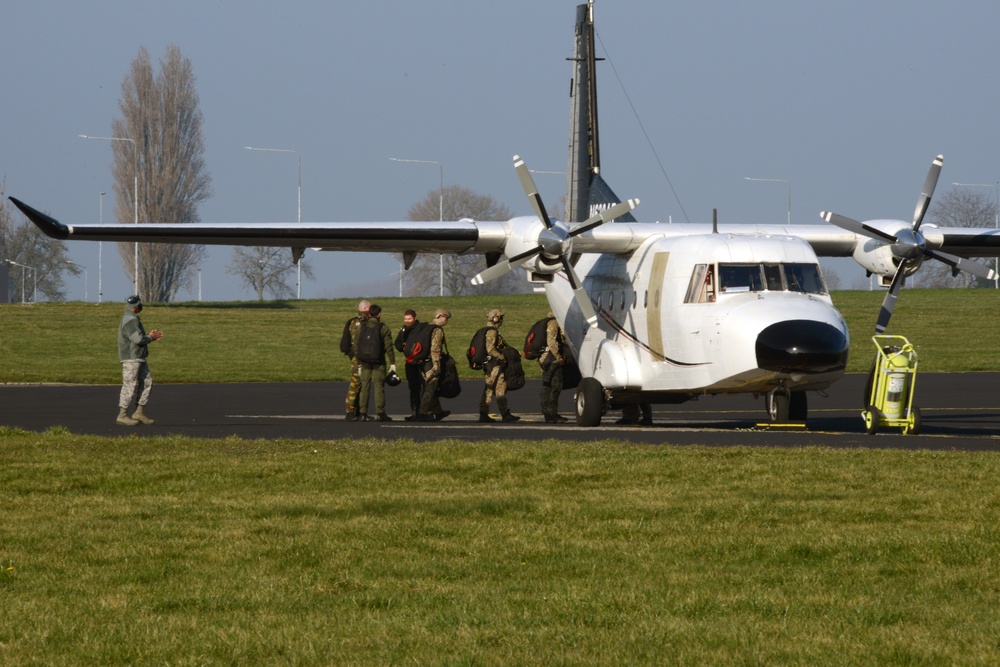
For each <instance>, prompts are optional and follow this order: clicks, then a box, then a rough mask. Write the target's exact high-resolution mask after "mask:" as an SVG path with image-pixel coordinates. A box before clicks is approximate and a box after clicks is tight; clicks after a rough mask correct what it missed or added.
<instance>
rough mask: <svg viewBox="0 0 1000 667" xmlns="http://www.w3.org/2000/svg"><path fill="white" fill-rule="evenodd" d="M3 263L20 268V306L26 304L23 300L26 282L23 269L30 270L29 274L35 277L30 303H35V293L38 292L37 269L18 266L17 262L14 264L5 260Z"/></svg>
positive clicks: (22, 265) (9, 260)
mask: <svg viewBox="0 0 1000 667" xmlns="http://www.w3.org/2000/svg"><path fill="white" fill-rule="evenodd" d="M4 261H5V262H7V263H8V264H10V265H11V266H19V267H21V304H22V305H23V304H24V303H26V302H25V300H24V283H25V282H27V279H26V278H25V275H24V271H25V269H31V274H32V275H33V276H34V277H35V283H34V288H33V289H32V290H31V303H34V302H35V292H37V291H38V269H36V268H35V267H33V266H27V265H25V264H18V263H17V262H15V261H14V260H12V259H5V260H4Z"/></svg>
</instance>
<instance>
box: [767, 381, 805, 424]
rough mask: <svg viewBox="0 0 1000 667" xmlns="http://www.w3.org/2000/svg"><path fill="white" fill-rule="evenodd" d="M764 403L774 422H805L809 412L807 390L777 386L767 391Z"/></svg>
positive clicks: (768, 414)
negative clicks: (792, 389) (791, 389)
mask: <svg viewBox="0 0 1000 667" xmlns="http://www.w3.org/2000/svg"><path fill="white" fill-rule="evenodd" d="M764 404H765V406H766V408H767V416H768V417H769V418H770V419H771V423H773V424H785V423H787V422H804V421H805V420H806V416H807V414H808V412H809V408H808V400H807V399H806V392H804V391H789V390H787V389H785V388H784V387H775V388H774V389H772V390H771V391H769V392H767V396H766V397H765V398H764Z"/></svg>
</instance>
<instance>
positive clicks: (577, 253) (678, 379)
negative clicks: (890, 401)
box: [10, 0, 1000, 426]
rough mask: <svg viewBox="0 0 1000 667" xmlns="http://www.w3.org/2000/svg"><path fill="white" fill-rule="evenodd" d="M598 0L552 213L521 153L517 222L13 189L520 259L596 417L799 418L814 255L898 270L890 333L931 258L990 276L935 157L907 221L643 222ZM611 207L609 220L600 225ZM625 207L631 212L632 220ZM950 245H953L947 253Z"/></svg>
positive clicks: (809, 344)
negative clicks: (303, 215) (621, 194)
mask: <svg viewBox="0 0 1000 667" xmlns="http://www.w3.org/2000/svg"><path fill="white" fill-rule="evenodd" d="M595 60H596V58H595V56H594V42H593V0H590V2H588V4H586V5H580V6H579V7H578V8H577V30H576V57H575V58H574V59H573V61H574V68H575V71H574V85H573V88H572V90H573V96H574V100H573V120H572V122H571V133H570V144H571V151H570V165H569V167H570V168H569V185H570V187H569V193H568V198H567V210H568V211H569V217H574V218H575V219H577V220H579V219H580V218H583V217H586V213H587V212H589V213H591V214H592V215H590V217H589V218H587V219H586V220H584V221H583V222H581V223H578V224H573V223H568V222H564V221H560V220H553V219H550V217H549V216H548V214H547V213H546V211H545V206H544V205H543V203H542V200H541V197H540V196H539V194H538V190H537V188H536V187H535V184H534V182H533V180H532V178H531V174H530V172H529V171H528V168H527V167H526V166H525V164H524V161H523V160H521V159H520V158H519V157H517V156H515V158H514V166H515V170H516V173H517V175H518V177H519V179H520V181H521V184H522V187H523V188H524V190H525V193H526V194H527V196H528V199H529V201H530V202H531V205H532V208H533V210H534V213H533V214H532V215H528V216H523V217H517V218H513V219H511V220H506V221H476V220H470V219H463V220H457V221H445V222H409V221H405V222H384V223H378V222H346V223H345V222H336V223H332V222H331V223H246V224H240V223H230V224H208V223H198V224H141V225H118V224H106V225H94V224H84V225H67V224H62V223H60V222H58V221H56V220H55V219H53V218H51V217H49V216H48V215H46V214H44V213H41V212H40V211H38V210H36V209H34V208H32V207H30V206H28V205H26V204H24V203H23V202H21V201H18V200H17V199H14V198H13V197H11V198H10V199H11V201H12V202H13V203H14V204H15V205H16V206H17V207H18V208H19V209H20V210H21V211H22V212H23V213H24V214H25V215H26V216H27V217H28V218H29V219H31V220H32V221H33V222H34V223H35V224H36V225H38V226H39V227H40V228H41V229H42V230H43V231H44V232H45V233H46V234H48V235H49V236H52V237H54V238H57V239H63V240H85V241H129V242H131V241H139V242H149V243H194V244H217V245H245V246H287V247H289V248H291V249H292V251H293V253H295V255H296V257H298V256H299V255H301V252H302V249H304V248H316V249H322V250H338V251H344V250H348V251H359V252H395V253H403V255H404V257H406V258H407V261H408V262H410V261H412V259H413V257H414V256H415V255H416V254H417V253H424V252H426V253H434V254H438V253H458V254H479V255H484V256H485V257H486V258H487V263H488V265H489V267H488V268H487V269H486V270H484V271H483V272H482V273H480V274H479V275H477V276H475V277H473V278H472V281H473V283H476V284H480V283H483V282H485V281H488V280H491V279H494V278H497V277H499V276H500V275H503V274H504V273H506V272H507V271H510V270H513V269H515V268H518V267H521V268H524V269H526V271H527V274H528V276H529V280H531V281H532V282H535V283H541V284H544V285H545V292H546V296H547V298H548V302H549V304H550V307H551V308H552V311H553V312H554V314H555V316H556V318H557V320H558V321H559V324H560V326H562V328H563V331H564V332H565V335H566V338H567V341H568V343H569V346H570V347H571V348H572V351H573V354H574V356H575V359H576V361H577V364H578V365H579V368H580V371H581V375H582V378H583V379H582V380H581V382H580V386H579V388H578V390H577V394H576V403H575V405H576V420H577V423H578V424H580V425H582V426H595V425H597V424H599V423H600V421H601V418H602V416H603V415H604V413H605V412H606V410H608V409H609V408H621V407H624V406H627V405H632V404H638V403H681V402H683V401H687V400H691V399H696V398H698V397H700V396H702V395H716V394H741V393H752V394H754V395H760V396H764V397H765V399H766V400H765V407H766V410H767V413H768V415H769V417H770V419H771V420H772V421H773V422H787V421H795V422H800V421H801V422H804V421H805V419H806V416H807V398H806V396H807V394H806V392H808V391H819V390H824V389H826V388H828V387H829V386H830V385H831V384H833V383H834V382H836V381H837V379H839V378H840V377H841V376H842V375H843V373H844V369H845V367H846V364H847V355H848V347H849V333H848V330H847V324H846V323H845V322H844V318H843V316H842V315H841V314H840V312H839V311H838V310H837V309H836V308H835V307H834V305H833V302H832V300H831V298H830V295H829V292H828V290H827V288H826V285H825V283H824V281H823V275H822V271H821V270H820V266H819V260H818V256H830V257H853V258H854V259H855V260H856V261H857V262H858V263H859V264H860V265H861V266H862V267H864V268H865V269H866V270H867V271H868V272H870V273H871V274H878V275H879V276H883V277H886V278H888V277H890V276H891V277H892V282H891V286H890V288H889V291H888V293H887V295H886V298H885V302H884V303H883V307H882V311H881V313H880V314H879V317H878V325H877V330H878V331H879V332H881V331H882V330H884V329H885V326H886V325H887V324H888V321H889V318H890V317H891V315H892V311H893V307H894V305H895V302H896V298H897V296H898V293H899V290H900V288H901V286H902V284H903V280H904V278H905V277H906V276H908V275H912V274H913V272H915V271H916V270H917V269H918V268H919V267H920V265H921V263H922V262H923V260H924V259H926V258H928V257H930V258H933V259H936V260H939V261H943V262H946V263H948V264H949V265H951V266H952V267H953V269H954V270H955V271H957V270H963V271H970V272H972V273H974V274H976V275H978V276H982V277H984V278H988V279H993V278H994V277H995V274H994V272H993V271H992V270H990V269H988V268H986V267H984V266H982V265H980V264H978V263H976V262H972V261H969V260H968V259H966V258H968V257H977V256H978V257H994V256H997V255H998V254H1000V232H997V231H996V230H986V229H964V228H938V227H933V226H931V225H927V226H925V227H923V228H921V223H922V222H923V217H924V214H925V213H926V212H927V208H928V206H929V204H930V199H931V196H932V194H933V191H934V187H935V185H936V183H937V179H938V175H939V174H940V171H941V165H942V160H943V158H941V156H938V157H937V158H936V159H935V160H934V162H933V163H932V165H931V169H930V172H929V173H928V175H927V179H926V181H925V183H924V187H923V190H922V192H921V194H920V197H919V198H918V200H917V207H916V211H915V213H914V217H913V221H912V222H905V221H901V220H873V221H868V222H863V223H862V222H858V221H855V220H852V219H850V218H846V217H844V216H841V215H838V214H835V213H823V214H822V217H823V218H825V220H826V221H827V222H828V223H832V225H831V224H817V225H795V226H794V227H791V226H786V225H725V226H718V225H717V224H715V222H714V221H713V223H711V224H676V223H675V224H669V225H662V224H657V223H639V222H635V221H634V220H633V219H632V217H631V215H630V213H629V212H630V211H631V210H632V209H633V208H635V206H636V205H637V204H638V200H634V199H633V200H628V201H625V202H618V200H617V197H616V196H615V195H614V193H613V192H611V190H610V188H609V187H608V186H607V184H606V183H604V181H603V179H602V178H601V176H600V164H599V151H598V146H597V136H598V132H597V106H596V84H595V77H594V62H595ZM615 220H619V221H618V222H614V223H613V224H605V223H609V222H612V221H615ZM621 220H626V221H625V222H622V221H621ZM945 251H948V252H945Z"/></svg>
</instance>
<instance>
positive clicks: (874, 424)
mask: <svg viewBox="0 0 1000 667" xmlns="http://www.w3.org/2000/svg"><path fill="white" fill-rule="evenodd" d="M861 416H863V417H864V418H865V430H866V431H867V432H868V435H875V434H876V433H878V422H879V420H880V419H881V418H882V413H881V412H879V411H878V408H876V407H875V406H874V405H869V406H868V409H867V410H865V411H864V412H862V413H861Z"/></svg>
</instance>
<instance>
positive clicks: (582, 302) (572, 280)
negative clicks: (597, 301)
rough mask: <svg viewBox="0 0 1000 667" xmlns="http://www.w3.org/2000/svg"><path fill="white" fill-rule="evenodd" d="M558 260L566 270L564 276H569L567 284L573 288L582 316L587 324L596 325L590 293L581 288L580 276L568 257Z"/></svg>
mask: <svg viewBox="0 0 1000 667" xmlns="http://www.w3.org/2000/svg"><path fill="white" fill-rule="evenodd" d="M560 260H561V261H562V265H563V269H564V270H565V271H566V277H567V278H569V285H570V287H572V288H573V298H574V299H576V303H577V305H578V306H580V310H581V311H583V317H584V319H585V320H587V325H588V326H590V327H596V326H597V313H596V312H595V311H594V305H593V304H592V303H591V302H590V295H589V294H587V291H586V290H585V289H583V283H582V282H580V277H579V276H577V275H576V271H575V270H574V269H573V265H572V264H571V263H570V261H569V258H568V257H566V256H563V257H561V258H560Z"/></svg>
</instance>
